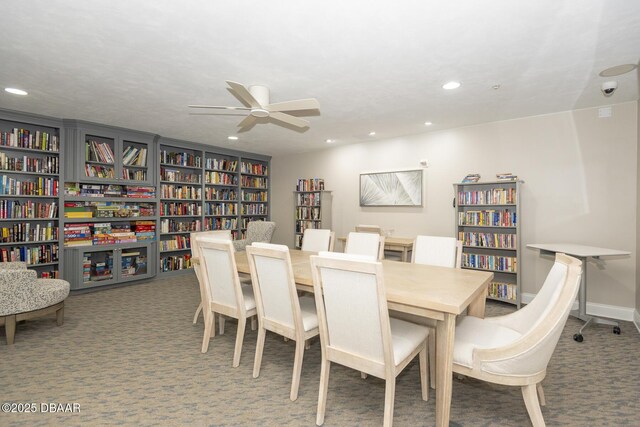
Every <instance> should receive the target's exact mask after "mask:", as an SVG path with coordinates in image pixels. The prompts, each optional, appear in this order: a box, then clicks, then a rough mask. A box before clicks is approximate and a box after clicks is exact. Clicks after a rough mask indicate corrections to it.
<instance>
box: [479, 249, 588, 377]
mask: <svg viewBox="0 0 640 427" xmlns="http://www.w3.org/2000/svg"><path fill="white" fill-rule="evenodd" d="M581 266H582V262H581V261H579V260H577V259H576V258H573V257H570V256H568V255H565V254H561V253H558V254H556V261H555V263H554V265H553V267H552V268H551V271H550V272H549V275H548V276H547V280H545V283H544V285H543V288H544V289H541V291H540V292H539V293H538V295H537V296H536V297H535V298H534V300H533V301H532V302H531V303H530V304H528V305H527V306H525V307H524V308H522V309H520V310H518V311H517V312H515V313H513V314H512V315H507V316H503V317H504V320H506V321H508V326H509V327H511V328H512V329H516V330H519V331H522V330H524V333H523V335H522V336H521V337H520V338H519V339H518V340H517V341H515V342H513V343H511V344H508V345H506V346H504V347H498V348H493V349H476V350H475V355H476V357H477V358H478V359H479V360H481V361H482V369H483V370H485V371H487V372H492V373H499V374H508V375H520V376H525V375H534V374H537V373H539V372H543V371H544V370H545V369H546V367H547V364H548V363H549V360H550V359H551V356H552V355H553V351H554V350H555V348H556V345H557V344H558V340H559V339H560V335H561V333H562V330H563V329H564V326H565V324H566V323H567V318H568V317H569V312H570V311H571V308H572V306H573V302H574V301H575V299H576V296H577V295H578V290H579V288H580V279H581V276H582V268H581ZM538 296H539V297H540V298H541V299H540V301H541V303H536V304H534V302H535V301H536V300H537V299H538ZM543 304H547V306H543ZM526 322H529V327H526Z"/></svg>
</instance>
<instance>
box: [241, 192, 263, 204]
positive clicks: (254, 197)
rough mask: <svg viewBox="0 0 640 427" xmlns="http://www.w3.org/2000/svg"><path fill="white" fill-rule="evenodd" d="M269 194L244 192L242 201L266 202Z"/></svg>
mask: <svg viewBox="0 0 640 427" xmlns="http://www.w3.org/2000/svg"><path fill="white" fill-rule="evenodd" d="M268 198H269V193H268V192H266V191H244V190H242V201H244V202H266V201H267V200H268Z"/></svg>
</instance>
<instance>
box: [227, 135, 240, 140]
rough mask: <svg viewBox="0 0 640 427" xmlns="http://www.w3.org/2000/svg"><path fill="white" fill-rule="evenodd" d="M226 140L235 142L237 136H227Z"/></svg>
mask: <svg viewBox="0 0 640 427" xmlns="http://www.w3.org/2000/svg"><path fill="white" fill-rule="evenodd" d="M227 139H228V140H230V141H237V140H238V137H237V136H228V137H227Z"/></svg>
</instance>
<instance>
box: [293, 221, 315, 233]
mask: <svg viewBox="0 0 640 427" xmlns="http://www.w3.org/2000/svg"><path fill="white" fill-rule="evenodd" d="M318 227H319V225H318V221H302V220H298V221H296V233H304V230H306V229H307V228H311V229H314V228H318Z"/></svg>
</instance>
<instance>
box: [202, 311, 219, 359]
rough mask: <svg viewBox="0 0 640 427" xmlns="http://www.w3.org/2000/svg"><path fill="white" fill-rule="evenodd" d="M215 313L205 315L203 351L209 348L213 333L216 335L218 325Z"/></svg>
mask: <svg viewBox="0 0 640 427" xmlns="http://www.w3.org/2000/svg"><path fill="white" fill-rule="evenodd" d="M214 317H215V314H213V313H211V315H210V316H204V336H203V337H202V350H200V351H201V352H202V353H206V352H207V350H209V340H210V339H211V335H212V334H213V335H214V336H215V330H216V329H215V328H216V325H215V323H214Z"/></svg>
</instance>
